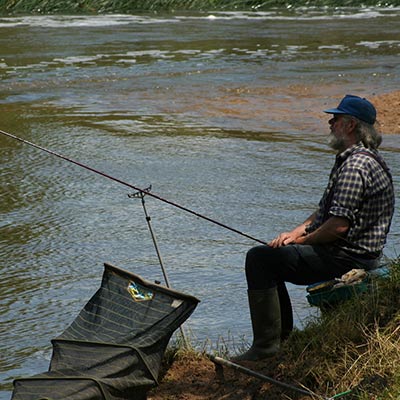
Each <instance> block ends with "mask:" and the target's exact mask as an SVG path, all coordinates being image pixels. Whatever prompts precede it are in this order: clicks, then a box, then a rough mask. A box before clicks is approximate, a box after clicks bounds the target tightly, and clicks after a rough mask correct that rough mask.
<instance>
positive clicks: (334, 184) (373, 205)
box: [307, 143, 394, 257]
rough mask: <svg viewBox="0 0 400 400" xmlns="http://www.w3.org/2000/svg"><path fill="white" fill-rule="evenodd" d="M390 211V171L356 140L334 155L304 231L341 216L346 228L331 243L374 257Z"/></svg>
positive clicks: (381, 242)
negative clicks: (326, 184)
mask: <svg viewBox="0 0 400 400" xmlns="http://www.w3.org/2000/svg"><path fill="white" fill-rule="evenodd" d="M365 153H369V154H371V155H368V154H365ZM393 212H394V189H393V183H392V177H391V175H390V172H389V170H388V168H387V167H386V164H385V162H384V161H383V159H382V157H381V156H380V155H379V153H378V152H377V151H373V150H370V149H367V148H365V147H364V146H363V145H362V144H361V143H359V144H357V145H354V146H352V147H350V148H348V149H346V150H345V151H344V152H342V153H340V154H338V155H337V156H336V162H335V165H334V166H333V168H332V171H331V174H330V177H329V182H328V186H327V188H326V189H325V192H324V194H323V196H322V199H321V201H320V203H319V209H318V212H317V215H316V218H315V220H314V222H313V224H312V225H311V226H310V227H309V228H308V229H307V231H308V232H312V231H313V230H315V229H317V228H318V227H319V226H321V225H322V224H323V223H324V222H325V221H326V220H327V219H328V218H329V217H330V216H337V217H344V218H346V219H348V220H349V221H350V228H349V230H348V232H347V235H346V236H345V237H344V238H343V239H339V240H337V241H336V242H335V244H337V245H338V246H339V247H341V248H342V249H344V250H347V251H350V252H351V253H355V255H364V256H368V255H370V256H372V257H374V256H378V255H380V253H381V252H382V249H383V247H384V245H385V243H386V236H387V234H388V232H389V228H390V224H391V220H392V216H393Z"/></svg>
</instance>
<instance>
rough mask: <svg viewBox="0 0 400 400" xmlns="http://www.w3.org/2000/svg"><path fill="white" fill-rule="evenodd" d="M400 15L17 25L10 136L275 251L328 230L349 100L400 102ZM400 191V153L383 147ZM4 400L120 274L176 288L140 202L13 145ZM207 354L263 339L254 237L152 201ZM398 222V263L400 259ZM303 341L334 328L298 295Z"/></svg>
mask: <svg viewBox="0 0 400 400" xmlns="http://www.w3.org/2000/svg"><path fill="white" fill-rule="evenodd" d="M399 53H400V10H399V9H395V8H391V9H382V8H379V9H378V8H377V9H374V8H370V9H366V8H364V9H334V10H328V9H324V10H318V9H313V8H302V9H296V10H295V9H287V10H275V9H274V10H271V11H270V12H259V13H258V12H253V13H241V12H231V13H228V12H226V13H220V12H214V13H197V14H169V15H162V14H151V15H150V14H146V15H136V16H134V15H100V16H21V17H9V18H6V17H3V18H0V77H1V82H0V85H1V86H0V87H1V90H0V107H1V114H2V116H1V125H0V129H2V130H4V131H8V132H10V133H13V134H15V135H17V136H20V137H22V138H23V139H26V140H29V141H32V142H34V143H37V144H38V145H40V146H44V147H46V148H49V149H51V150H53V151H56V152H58V153H61V154H63V155H65V156H67V157H70V158H72V159H74V160H77V161H79V162H81V163H84V164H86V165H88V166H90V167H92V168H95V169H97V170H100V171H103V172H105V173H107V174H109V175H112V176H114V177H116V178H118V179H121V180H123V181H126V182H128V183H130V184H132V185H134V186H136V187H139V188H143V189H144V188H147V187H148V186H149V185H151V186H152V192H153V193H155V194H157V195H159V196H162V197H163V198H165V199H168V200H170V201H173V202H176V203H178V204H180V205H182V206H184V207H187V208H190V209H191V210H194V211H195V212H197V213H200V214H203V215H206V216H208V217H210V218H212V219H215V220H217V221H219V222H221V223H223V224H226V225H229V226H231V227H233V228H235V229H237V230H240V231H242V232H245V233H247V234H249V235H251V236H253V237H256V238H258V239H260V240H268V239H271V238H272V237H274V235H275V234H277V233H279V232H281V231H285V230H288V229H290V228H291V227H293V225H294V224H296V223H299V222H302V220H303V219H304V218H305V217H306V216H307V215H308V214H310V213H311V212H312V211H313V210H314V208H315V206H316V204H317V202H318V200H319V197H320V195H321V193H322V190H323V189H324V186H325V184H326V182H327V176H328V172H329V170H330V167H331V165H332V162H333V158H334V155H333V153H332V151H331V150H329V148H328V146H327V135H328V125H327V121H328V117H327V116H326V115H325V114H324V113H323V112H322V110H323V109H324V108H327V107H333V106H335V105H336V104H337V103H338V101H339V100H340V98H341V97H342V96H343V95H344V94H346V93H354V94H359V95H362V96H367V97H370V96H372V95H374V94H381V93H385V92H389V91H391V90H393V89H398V88H399V76H400V64H399V62H398V61H399ZM381 149H382V153H383V154H384V156H385V158H386V160H387V162H388V164H389V165H390V166H391V168H392V171H393V175H394V180H395V184H396V185H397V186H398V185H399V179H400V175H399V167H400V161H399V156H398V153H399V151H400V141H399V138H398V136H396V135H384V141H383V144H382V146H381ZM0 157H1V158H0V159H1V170H0V185H1V188H2V190H1V203H0V212H1V219H0V229H1V230H0V245H1V247H0V251H1V253H0V254H1V264H0V272H1V281H0V354H1V356H0V399H1V400H3V399H9V398H10V395H11V390H12V380H13V379H14V378H17V377H22V376H25V377H26V376H30V375H33V374H36V373H39V372H42V371H45V370H47V368H48V364H49V359H50V356H51V345H50V340H51V339H52V338H54V337H56V336H57V335H59V334H60V333H61V332H62V331H63V330H64V329H65V328H66V327H67V326H68V325H69V323H71V321H72V320H73V319H74V318H75V316H76V315H77V313H78V312H79V310H80V309H81V308H82V307H83V306H84V304H85V303H86V301H87V300H88V299H89V298H90V297H91V295H92V294H93V293H94V292H95V291H96V290H97V288H98V286H99V283H100V280H101V275H102V271H103V263H104V262H110V263H112V264H114V265H117V266H119V267H121V268H124V269H127V270H130V271H132V272H134V273H136V274H139V275H141V276H142V277H143V278H145V279H148V280H159V281H163V277H162V274H161V269H160V266H159V264H158V259H157V256H156V252H155V250H154V246H153V243H152V240H151V236H150V234H149V231H148V228H147V224H146V219H145V216H144V212H143V208H142V204H141V202H140V200H139V199H134V198H130V197H128V194H130V193H131V192H132V190H130V189H129V188H127V187H125V186H122V185H120V184H117V183H115V182H113V181H111V180H108V179H106V178H104V177H102V176H99V175H96V174H94V173H92V172H89V171H87V170H84V169H82V168H80V167H78V166H76V165H73V164H71V163H68V162H66V161H64V160H61V159H59V158H56V157H54V156H51V155H49V154H47V153H45V152H43V151H40V150H38V149H35V148H32V147H30V146H28V145H26V144H23V143H20V142H17V141H14V140H12V139H9V138H7V137H5V136H2V135H0ZM145 200H146V203H145V204H146V207H147V211H148V213H149V214H150V216H151V218H152V220H151V222H152V226H153V229H154V232H155V234H156V237H157V240H158V244H159V248H160V252H161V255H162V257H163V261H164V265H165V268H166V270H167V272H168V275H169V279H170V282H171V285H172V287H173V288H175V289H177V290H180V291H183V292H185V293H189V294H192V295H194V296H196V297H198V298H199V299H200V300H201V303H200V304H199V306H198V307H197V309H196V310H195V312H194V314H193V315H192V316H191V317H190V319H189V320H188V322H187V323H186V324H185V329H186V330H187V332H189V335H190V337H191V340H192V341H193V343H194V344H195V345H197V346H205V343H206V346H210V347H213V348H218V347H220V348H221V347H224V346H226V347H228V348H230V349H234V348H237V346H240V345H241V344H243V341H250V340H251V328H250V321H249V316H248V308H247V298H246V285H245V279H244V273H243V262H244V256H245V254H246V251H247V250H248V249H249V248H250V247H251V246H253V245H254V244H255V242H254V241H252V240H250V239H247V238H246V237H243V236H240V235H238V234H235V233H233V232H231V231H228V230H225V229H223V228H221V227H219V226H217V225H214V224H212V223H210V222H208V221H205V220H202V219H201V218H198V217H195V216H193V215H191V214H188V213H185V212H183V211H181V210H179V209H176V208H175V207H172V206H170V205H168V204H167V203H164V202H162V201H159V200H157V199H154V198H151V197H149V196H146V197H145ZM399 242H400V236H399V218H398V214H397V213H396V215H395V219H394V222H393V227H392V231H391V234H390V236H389V238H388V243H387V246H386V250H385V254H386V255H387V256H388V257H390V258H393V257H397V249H398V247H399V246H398V245H399ZM290 293H291V296H292V300H293V305H294V309H295V320H296V325H297V326H298V327H301V326H302V325H303V324H304V322H305V321H306V320H307V318H309V317H310V316H311V317H312V316H313V315H315V314H316V313H317V311H316V310H315V309H312V308H310V307H309V306H308V304H307V300H306V297H305V289H304V287H292V286H291V287H290Z"/></svg>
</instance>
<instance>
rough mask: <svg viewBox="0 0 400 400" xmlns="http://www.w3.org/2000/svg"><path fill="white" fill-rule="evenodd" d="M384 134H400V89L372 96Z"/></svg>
mask: <svg viewBox="0 0 400 400" xmlns="http://www.w3.org/2000/svg"><path fill="white" fill-rule="evenodd" d="M371 101H372V102H373V103H374V105H375V107H376V109H377V114H378V115H377V120H378V122H379V124H380V130H381V131H382V133H384V134H391V133H394V134H400V90H397V91H395V92H391V93H387V94H382V95H379V96H375V97H372V98H371Z"/></svg>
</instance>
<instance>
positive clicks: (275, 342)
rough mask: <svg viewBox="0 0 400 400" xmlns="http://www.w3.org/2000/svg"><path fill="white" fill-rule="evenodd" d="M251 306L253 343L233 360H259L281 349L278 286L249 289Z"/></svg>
mask: <svg viewBox="0 0 400 400" xmlns="http://www.w3.org/2000/svg"><path fill="white" fill-rule="evenodd" d="M247 293H248V297H249V307H250V316H251V324H252V327H253V344H252V346H251V347H250V349H249V350H247V351H246V352H245V353H243V354H241V355H239V356H237V357H234V358H232V361H233V362H235V361H257V360H262V359H263V358H267V357H271V356H273V355H274V354H276V353H277V352H278V351H279V348H280V343H281V310H280V304H279V296H278V291H277V288H276V287H274V288H270V289H263V290H249V291H248V292H247Z"/></svg>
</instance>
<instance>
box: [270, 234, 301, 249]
mask: <svg viewBox="0 0 400 400" xmlns="http://www.w3.org/2000/svg"><path fill="white" fill-rule="evenodd" d="M303 235H304V232H302V233H301V234H299V232H297V231H296V230H293V231H291V232H283V233H281V234H280V235H278V236H277V237H276V238H275V239H273V240H271V241H270V242H269V243H268V246H271V247H275V248H276V247H281V246H286V245H288V244H291V243H296V241H297V240H298V238H299V237H301V236H303Z"/></svg>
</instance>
